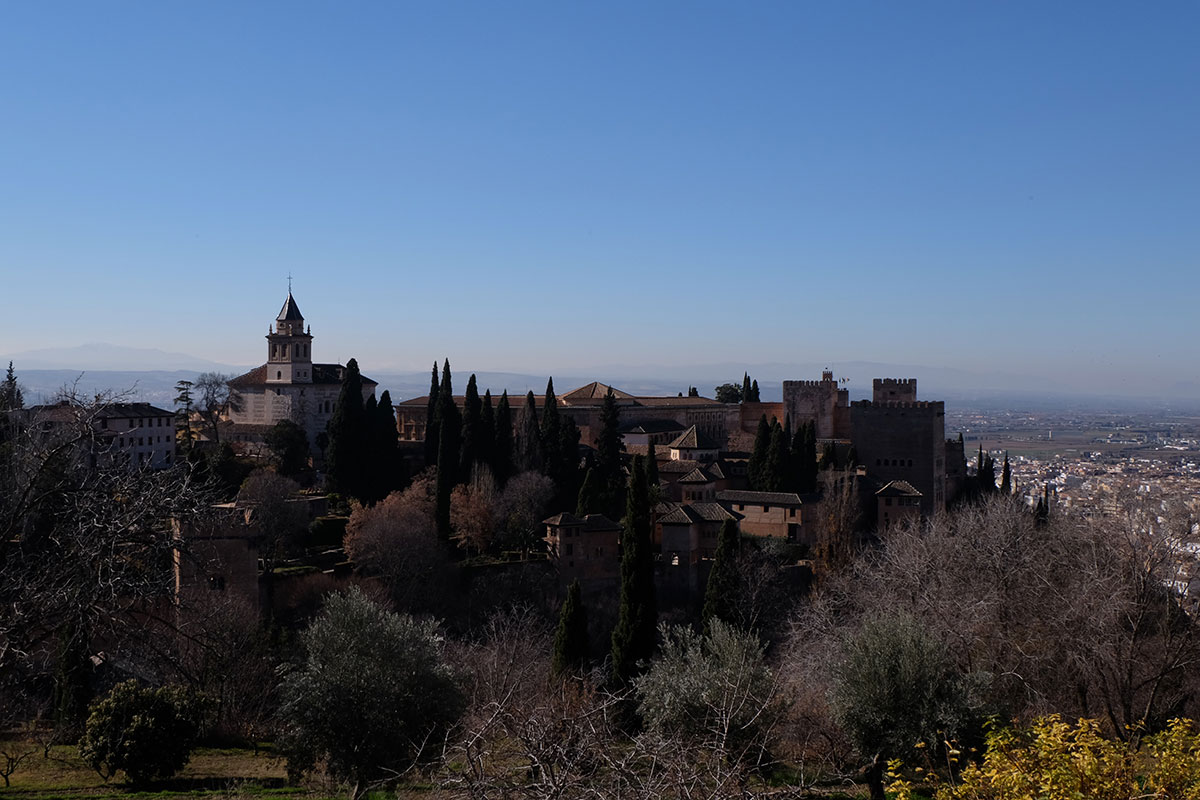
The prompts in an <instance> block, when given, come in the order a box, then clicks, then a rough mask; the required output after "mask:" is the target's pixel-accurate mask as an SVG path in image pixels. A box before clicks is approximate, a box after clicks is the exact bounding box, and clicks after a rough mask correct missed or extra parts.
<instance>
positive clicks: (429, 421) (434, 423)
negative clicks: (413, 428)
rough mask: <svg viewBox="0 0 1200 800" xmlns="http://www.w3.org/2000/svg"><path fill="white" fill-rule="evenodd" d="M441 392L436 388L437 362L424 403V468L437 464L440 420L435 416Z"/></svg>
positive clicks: (434, 365)
mask: <svg viewBox="0 0 1200 800" xmlns="http://www.w3.org/2000/svg"><path fill="white" fill-rule="evenodd" d="M440 396H441V391H440V389H439V388H438V370H437V362H436V361H435V362H433V374H432V376H431V377H430V379H429V400H428V401H426V403H425V466H427V467H432V466H433V465H434V464H436V463H437V456H438V427H439V422H440V420H439V419H438V416H437V409H438V398H439V397H440Z"/></svg>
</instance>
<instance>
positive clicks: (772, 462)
mask: <svg viewBox="0 0 1200 800" xmlns="http://www.w3.org/2000/svg"><path fill="white" fill-rule="evenodd" d="M787 452H788V440H787V436H786V435H785V434H784V432H783V428H782V427H781V426H780V424H779V420H775V424H774V425H772V426H771V439H770V441H769V443H768V444H767V458H766V460H765V462H764V463H763V466H762V474H761V476H760V478H759V480H760V482H761V484H762V490H761V491H764V492H782V491H783V489H784V485H785V482H786V480H787V469H788V467H787V464H788V458H787Z"/></svg>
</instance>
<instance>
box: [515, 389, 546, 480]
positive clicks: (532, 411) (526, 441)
mask: <svg viewBox="0 0 1200 800" xmlns="http://www.w3.org/2000/svg"><path fill="white" fill-rule="evenodd" d="M515 461H516V466H517V470H518V471H519V472H531V471H540V470H541V468H542V431H541V428H539V427H538V413H537V400H535V399H534V397H533V392H532V391H531V392H529V393H528V394H527V395H525V405H524V407H522V408H521V415H520V417H519V418H518V420H517V442H516V459H515Z"/></svg>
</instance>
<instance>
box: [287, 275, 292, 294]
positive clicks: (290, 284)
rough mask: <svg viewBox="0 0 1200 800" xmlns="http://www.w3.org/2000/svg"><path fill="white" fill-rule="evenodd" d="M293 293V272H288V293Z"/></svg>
mask: <svg viewBox="0 0 1200 800" xmlns="http://www.w3.org/2000/svg"><path fill="white" fill-rule="evenodd" d="M291 293H292V273H290V272H289V273H288V294H291Z"/></svg>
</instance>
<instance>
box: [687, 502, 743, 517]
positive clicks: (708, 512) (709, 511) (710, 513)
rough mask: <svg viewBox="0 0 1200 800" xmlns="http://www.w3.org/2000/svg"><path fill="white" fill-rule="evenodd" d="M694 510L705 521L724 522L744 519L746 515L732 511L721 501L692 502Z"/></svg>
mask: <svg viewBox="0 0 1200 800" xmlns="http://www.w3.org/2000/svg"><path fill="white" fill-rule="evenodd" d="M692 511H694V512H695V513H696V515H697V516H698V517H700V519H702V520H704V521H705V522H724V521H725V520H727V519H732V520H734V521H737V520H740V519H743V518H744V516H745V515H743V514H739V513H737V512H736V511H731V510H730V509H728V508H726V507H725V506H723V505H721V504H720V503H692Z"/></svg>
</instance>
